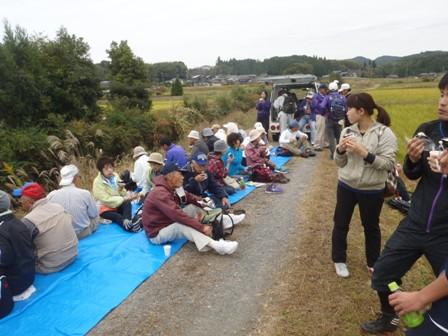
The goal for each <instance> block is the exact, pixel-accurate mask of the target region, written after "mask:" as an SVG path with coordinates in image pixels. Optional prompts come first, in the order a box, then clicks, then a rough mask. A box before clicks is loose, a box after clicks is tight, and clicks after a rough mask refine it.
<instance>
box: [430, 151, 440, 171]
mask: <svg viewBox="0 0 448 336" xmlns="http://www.w3.org/2000/svg"><path fill="white" fill-rule="evenodd" d="M440 154H442V152H441V151H437V150H433V151H430V152H429V157H430V158H431V160H430V161H429V166H430V167H431V169H432V170H433V171H434V172H436V173H440V172H441V168H440V163H439V157H440Z"/></svg>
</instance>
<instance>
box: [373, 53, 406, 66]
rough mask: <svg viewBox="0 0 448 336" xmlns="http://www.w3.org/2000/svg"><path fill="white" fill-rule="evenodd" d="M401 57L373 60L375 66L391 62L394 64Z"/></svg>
mask: <svg viewBox="0 0 448 336" xmlns="http://www.w3.org/2000/svg"><path fill="white" fill-rule="evenodd" d="M401 58H402V57H400V56H386V55H385V56H380V57H377V58H375V63H376V65H383V64H387V63H391V62H396V61H398V60H400V59H401Z"/></svg>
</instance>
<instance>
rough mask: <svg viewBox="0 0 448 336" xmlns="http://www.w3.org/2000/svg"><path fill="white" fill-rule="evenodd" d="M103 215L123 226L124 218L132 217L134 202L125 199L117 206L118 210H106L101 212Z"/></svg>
mask: <svg viewBox="0 0 448 336" xmlns="http://www.w3.org/2000/svg"><path fill="white" fill-rule="evenodd" d="M101 217H102V218H104V219H108V220H111V221H112V222H114V223H117V224H119V225H121V226H123V220H125V219H131V218H132V203H131V201H124V202H123V203H121V205H120V206H119V207H118V208H117V211H105V212H103V213H102V214H101Z"/></svg>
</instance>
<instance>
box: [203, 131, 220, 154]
mask: <svg viewBox="0 0 448 336" xmlns="http://www.w3.org/2000/svg"><path fill="white" fill-rule="evenodd" d="M202 138H203V139H204V141H205V143H206V144H207V147H208V151H209V152H213V144H214V143H215V141H217V140H219V139H218V138H217V137H216V136H215V134H214V133H213V130H212V129H211V128H204V129H203V130H202Z"/></svg>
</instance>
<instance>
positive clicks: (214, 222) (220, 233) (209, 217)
mask: <svg viewBox="0 0 448 336" xmlns="http://www.w3.org/2000/svg"><path fill="white" fill-rule="evenodd" d="M223 215H228V212H227V211H224V210H222V209H221V208H216V209H211V210H206V211H205V216H204V218H203V219H202V224H207V225H211V226H212V238H213V239H214V240H220V239H225V237H226V236H230V235H231V234H232V233H233V228H234V225H233V220H232V217H230V216H229V218H230V220H231V221H232V227H231V228H229V229H224V225H223Z"/></svg>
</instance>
